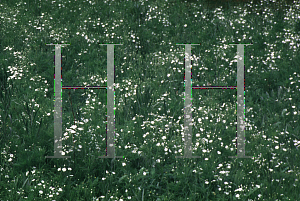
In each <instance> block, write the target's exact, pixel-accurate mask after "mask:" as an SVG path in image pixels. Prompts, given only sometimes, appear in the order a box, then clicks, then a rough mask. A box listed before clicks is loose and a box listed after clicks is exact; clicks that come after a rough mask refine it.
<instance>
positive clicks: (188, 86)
mask: <svg viewBox="0 0 300 201" xmlns="http://www.w3.org/2000/svg"><path fill="white" fill-rule="evenodd" d="M177 45H185V79H184V82H185V101H184V155H183V156H175V158H200V156H192V133H193V132H192V128H193V127H192V125H193V123H192V79H191V72H192V71H191V67H192V64H191V49H192V48H191V45H200V44H177Z"/></svg>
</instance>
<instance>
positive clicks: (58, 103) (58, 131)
mask: <svg viewBox="0 0 300 201" xmlns="http://www.w3.org/2000/svg"><path fill="white" fill-rule="evenodd" d="M47 45H55V80H54V84H55V86H54V93H55V101H54V156H45V157H46V158H71V156H65V155H62V89H61V45H69V44H47Z"/></svg>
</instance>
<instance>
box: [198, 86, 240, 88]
mask: <svg viewBox="0 0 300 201" xmlns="http://www.w3.org/2000/svg"><path fill="white" fill-rule="evenodd" d="M192 88H193V89H236V88H237V86H218V87H206V86H200V87H198V86H197V87H192Z"/></svg>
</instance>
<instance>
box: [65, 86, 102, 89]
mask: <svg viewBox="0 0 300 201" xmlns="http://www.w3.org/2000/svg"><path fill="white" fill-rule="evenodd" d="M62 89H107V87H97V86H96V87H91V86H86V87H85V86H75V87H62Z"/></svg>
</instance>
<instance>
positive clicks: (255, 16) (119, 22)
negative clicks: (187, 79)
mask: <svg viewBox="0 0 300 201" xmlns="http://www.w3.org/2000/svg"><path fill="white" fill-rule="evenodd" d="M277 5H278V4H276V3H270V4H269V3H268V2H264V4H263V5H260V3H258V2H254V4H252V5H251V7H250V6H249V5H248V4H247V3H246V2H243V3H239V4H237V3H236V1H218V2H212V1H209V2H205V1H200V0H199V1H181V0H176V1H175V0H174V1H168V2H166V1H157V2H154V1H153V2H152V1H126V2H123V1H96V2H93V1H85V2H76V3H74V2H69V1H59V2H51V1H26V4H25V2H24V1H23V2H21V3H18V4H17V3H14V1H6V2H4V3H2V4H0V10H1V16H3V17H2V18H1V20H2V21H1V29H0V41H1V44H0V47H1V54H0V62H1V65H0V83H1V85H0V88H1V92H0V127H1V129H0V148H1V155H0V199H1V200H101V199H102V200H142V201H144V200H156V201H159V200H160V201H163V200H240V199H241V200H258V199H262V200H298V199H299V196H300V192H299V190H298V189H299V186H297V185H298V183H297V181H298V180H299V179H300V178H299V170H298V167H299V165H300V164H299V160H298V158H299V150H298V149H299V142H300V141H299V140H300V134H299V131H300V126H299V123H298V122H299V108H300V104H299V103H300V100H299V95H298V94H299V88H300V87H299V86H300V85H299V83H300V80H299V77H300V72H299V70H298V68H297V67H298V66H299V63H300V56H299V55H300V54H299V50H298V49H297V48H294V46H295V47H298V43H297V38H296V39H295V38H294V39H293V38H292V37H291V35H293V36H295V37H299V34H298V31H299V28H298V27H299V22H298V21H293V20H290V19H296V18H297V17H296V16H297V15H299V12H298V10H297V9H295V7H294V6H293V5H290V8H291V9H292V12H291V11H290V12H291V13H293V14H287V11H288V10H289V9H285V7H284V6H282V7H281V8H280V10H268V9H265V8H267V7H270V8H276V6H277ZM235 6H240V7H241V9H239V8H238V7H235ZM217 7H218V8H221V7H222V8H221V9H218V10H217V9H216V8H217ZM288 7H289V6H286V8H288ZM4 8H5V9H4ZM246 8H247V13H245V9H246ZM17 11H18V12H17ZM66 11H67V12H66ZM269 12H270V13H273V14H272V15H269V14H270V13H269ZM288 15H293V17H294V18H292V17H291V16H288ZM12 16H13V17H12ZM265 16H267V17H265ZM150 17H151V19H150ZM287 17H289V20H288V19H287ZM243 21H244V22H243ZM274 22H276V23H274ZM199 30H200V31H199ZM289 30H293V31H294V32H293V33H291V32H290V31H289ZM266 33H268V34H266ZM284 34H285V35H284ZM284 38H287V39H289V40H290V41H288V40H286V42H282V41H283V40H284ZM239 39H240V40H239ZM46 43H47V44H49V43H69V44H70V45H69V46H66V47H63V48H62V85H63V86H83V85H87V86H105V85H106V81H105V80H106V79H107V69H106V66H107V62H106V56H107V47H106V46H100V45H99V43H100V44H123V46H115V48H114V54H115V58H114V62H115V63H114V65H115V84H116V86H115V108H116V109H115V150H116V155H117V156H124V158H115V159H107V158H106V159H100V158H98V156H103V155H105V151H106V150H105V149H106V146H107V145H106V135H107V134H106V112H107V109H106V106H107V100H106V97H107V95H106V91H105V90H104V89H93V90H91V89H72V90H71V89H63V93H62V100H63V102H62V112H63V118H62V121H63V122H62V123H63V126H62V129H63V130H62V133H63V137H64V139H63V151H64V152H65V154H66V155H68V156H71V159H46V158H45V156H51V155H53V150H54V146H53V130H54V124H53V118H54V116H53V106H54V104H53V103H54V102H53V99H54V82H53V78H54V68H53V66H54V60H53V58H54V46H46V45H45V44H46ZM183 43H188V44H191V43H193V44H200V43H201V45H200V46H192V55H193V56H194V57H197V58H195V59H194V60H193V61H192V64H193V68H192V73H193V74H192V77H193V83H192V84H193V86H195V85H197V86H203V85H204V84H205V85H206V84H207V83H212V85H213V86H235V85H236V73H237V72H236V61H234V60H235V59H234V57H235V55H236V46H226V47H225V45H228V44H232V43H252V44H253V45H252V46H247V47H245V58H244V59H245V90H246V91H245V118H246V119H245V121H246V125H245V126H246V129H245V139H246V142H245V147H246V155H247V156H253V155H254V159H230V158H228V156H233V155H235V153H236V139H235V135H236V98H237V97H236V90H230V89H226V90H223V89H222V90H193V93H192V96H193V101H192V103H193V105H192V107H193V113H192V117H193V121H194V126H193V133H192V134H193V136H192V142H193V146H192V147H193V155H194V156H200V157H201V158H198V159H195V158H194V159H176V158H175V156H180V155H182V154H184V152H185V150H184V141H183V140H182V135H183V126H184V92H185V89H184V72H185V66H184V65H185V64H184V52H185V49H184V46H177V45H176V44H183ZM292 43H294V44H292ZM291 47H293V48H291ZM12 77H14V78H12Z"/></svg>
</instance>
